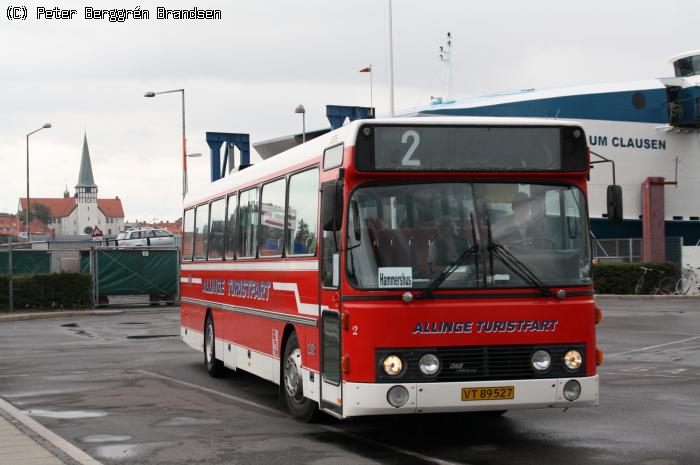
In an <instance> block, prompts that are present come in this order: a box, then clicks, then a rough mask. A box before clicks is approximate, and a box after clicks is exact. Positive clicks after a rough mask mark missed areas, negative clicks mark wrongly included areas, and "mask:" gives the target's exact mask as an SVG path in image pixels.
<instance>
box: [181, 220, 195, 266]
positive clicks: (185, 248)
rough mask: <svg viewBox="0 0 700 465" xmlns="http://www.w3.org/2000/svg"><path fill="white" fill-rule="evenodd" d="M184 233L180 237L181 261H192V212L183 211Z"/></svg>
mask: <svg viewBox="0 0 700 465" xmlns="http://www.w3.org/2000/svg"><path fill="white" fill-rule="evenodd" d="M183 223H184V225H185V228H184V233H183V236H182V259H183V260H186V261H190V260H192V246H193V243H194V210H193V209H191V208H190V209H189V210H185V220H184V222H183Z"/></svg>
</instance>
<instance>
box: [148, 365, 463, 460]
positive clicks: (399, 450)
mask: <svg viewBox="0 0 700 465" xmlns="http://www.w3.org/2000/svg"><path fill="white" fill-rule="evenodd" d="M138 371H140V372H141V373H144V374H146V375H149V376H153V377H155V378H160V379H164V380H167V381H172V382H173V383H178V384H181V385H183V386H187V387H189V388H192V389H197V390H199V391H203V392H208V393H210V394H215V395H217V396H221V397H225V398H226V399H231V400H233V401H236V402H240V403H242V404H244V405H248V406H250V407H255V408H257V409H260V410H263V411H265V412H268V413H274V414H275V415H280V413H281V412H280V411H279V410H277V409H273V408H270V407H267V406H265V405H262V404H258V403H257V402H252V401H250V400H247V399H243V398H241V397H238V396H233V395H231V394H226V393H225V392H221V391H216V390H214V389H209V388H206V387H204V386H199V385H197V384H193V383H189V382H187V381H182V380H179V379H177V378H172V377H170V376H166V375H161V374H158V373H154V372H152V371H148V370H138ZM319 428H321V429H325V430H326V431H330V432H332V433H336V434H341V435H343V436H347V437H350V438H352V439H355V440H358V441H362V442H365V443H367V444H371V445H373V446H377V447H382V448H384V449H388V450H390V451H392V452H397V453H400V454H403V455H407V456H409V457H414V458H419V459H421V460H424V461H426V462H430V463H435V464H437V465H459V463H458V462H448V461H446V460H442V459H439V458H436V457H430V456H428V455H423V454H420V453H418V452H413V451H411V450H407V449H403V448H401V447H396V446H392V445H390V444H385V443H382V442H379V441H375V440H373V439H369V438H365V437H362V436H359V435H357V434H355V433H351V432H348V431H343V430H342V429H340V428H335V427H333V426H327V425H319Z"/></svg>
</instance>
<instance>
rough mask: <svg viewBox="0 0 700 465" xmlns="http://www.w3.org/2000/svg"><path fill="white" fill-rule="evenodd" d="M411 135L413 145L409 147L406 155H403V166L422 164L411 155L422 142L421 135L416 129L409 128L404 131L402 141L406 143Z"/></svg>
mask: <svg viewBox="0 0 700 465" xmlns="http://www.w3.org/2000/svg"><path fill="white" fill-rule="evenodd" d="M409 137H411V138H413V142H412V143H411V146H410V147H409V148H408V151H407V152H406V155H404V156H403V158H402V159H401V164H402V165H403V166H420V160H414V159H412V158H411V157H412V156H413V153H414V152H415V151H416V149H417V148H418V144H420V136H419V135H418V133H417V132H416V131H413V130H409V131H406V132H404V133H403V136H401V143H402V144H405V143H406V142H408V138H409Z"/></svg>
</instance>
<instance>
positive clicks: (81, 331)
mask: <svg viewBox="0 0 700 465" xmlns="http://www.w3.org/2000/svg"><path fill="white" fill-rule="evenodd" d="M61 327H62V328H69V329H70V330H71V331H73V332H74V333H75V334H77V335H78V336H86V337H93V336H92V334H90V333H88V332H87V331H85V330H84V329H74V328H80V325H79V324H78V323H66V324H63V325H61Z"/></svg>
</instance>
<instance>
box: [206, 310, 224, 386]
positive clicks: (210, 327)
mask: <svg viewBox="0 0 700 465" xmlns="http://www.w3.org/2000/svg"><path fill="white" fill-rule="evenodd" d="M214 334H215V333H214V319H213V318H212V316H211V313H209V314H207V319H206V322H205V323H204V366H205V367H206V369H207V372H208V373H209V376H211V377H212V378H218V377H219V376H221V375H223V374H224V364H223V362H221V360H218V359H217V358H216V343H215V342H214V341H215V337H214Z"/></svg>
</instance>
